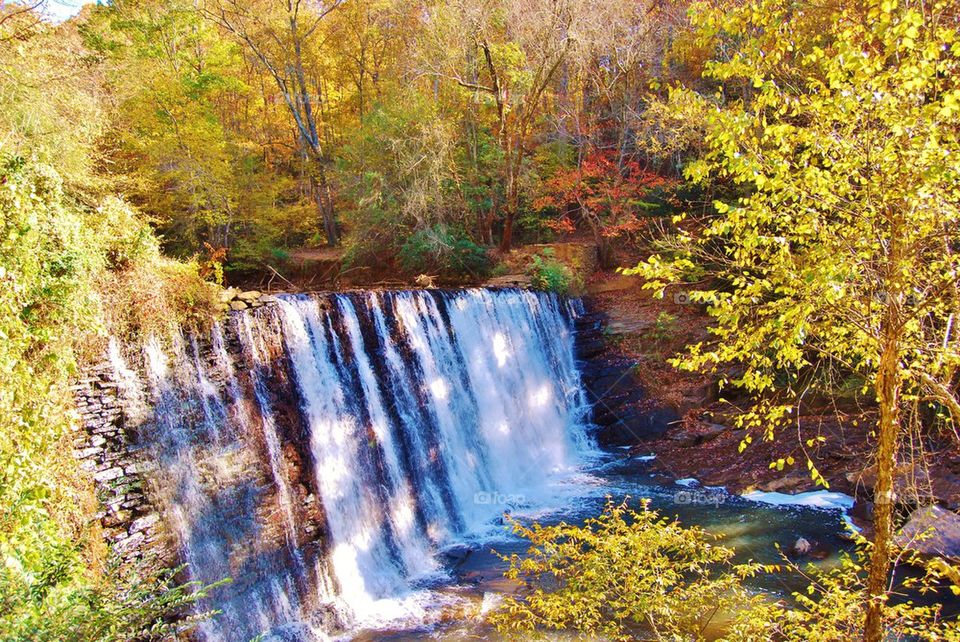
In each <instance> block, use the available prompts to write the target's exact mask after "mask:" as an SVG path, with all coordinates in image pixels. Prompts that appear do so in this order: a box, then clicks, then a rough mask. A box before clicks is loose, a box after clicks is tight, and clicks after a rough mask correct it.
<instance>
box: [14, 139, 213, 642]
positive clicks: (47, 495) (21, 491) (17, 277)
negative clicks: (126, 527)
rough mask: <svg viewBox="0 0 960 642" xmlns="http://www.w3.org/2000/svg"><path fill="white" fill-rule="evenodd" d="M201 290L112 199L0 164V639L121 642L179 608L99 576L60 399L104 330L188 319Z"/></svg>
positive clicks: (96, 544)
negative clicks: (74, 191)
mask: <svg viewBox="0 0 960 642" xmlns="http://www.w3.org/2000/svg"><path fill="white" fill-rule="evenodd" d="M145 292H146V293H148V295H145V294H144V293H145ZM215 292H216V289H215V287H214V286H212V285H210V284H208V283H205V282H204V281H203V280H202V279H200V278H199V276H198V273H197V265H196V263H178V262H175V261H171V260H169V259H164V258H162V257H161V256H160V254H159V249H158V244H157V241H156V238H155V237H153V235H152V234H151V233H150V231H149V228H148V227H147V226H146V224H145V223H144V222H143V221H142V220H140V219H139V218H138V217H137V216H136V214H135V212H134V211H133V210H132V209H130V208H129V206H126V205H125V204H123V203H122V202H121V201H119V200H115V199H108V200H106V201H104V203H103V205H102V206H101V207H100V208H98V209H97V208H89V207H86V206H83V205H80V204H78V203H76V202H74V201H73V200H72V199H71V198H70V197H69V196H68V195H67V194H66V193H65V191H64V188H63V182H62V181H61V179H60V176H59V174H57V172H55V171H54V170H53V169H51V168H50V167H48V166H44V165H38V164H32V163H28V162H24V161H23V160H22V159H18V158H15V159H9V158H8V159H0V560H2V562H0V639H3V640H88V639H89V640H125V639H129V638H131V637H133V630H132V629H131V628H130V626H134V625H136V626H141V625H142V626H143V627H144V628H147V627H153V626H155V625H156V626H162V623H163V621H164V617H165V616H166V615H167V614H169V613H170V612H171V611H172V610H174V609H176V607H177V606H179V605H182V604H186V603H188V602H190V601H191V599H193V596H194V595H195V592H194V590H193V588H195V587H185V588H183V589H181V590H172V584H171V580H170V577H172V576H166V575H164V574H163V572H162V571H156V572H154V570H151V569H139V571H140V573H139V575H140V577H138V578H136V582H135V583H132V582H133V579H134V578H133V577H131V576H122V575H121V574H120V573H119V571H118V570H117V569H116V568H113V567H105V564H104V560H105V557H106V556H105V554H104V550H103V543H102V541H101V540H100V535H99V533H98V532H97V531H96V529H91V528H90V527H89V516H90V515H93V514H94V513H95V512H96V507H95V505H94V503H93V502H94V499H93V497H92V493H91V492H90V487H89V479H87V478H85V477H84V476H82V475H81V474H80V472H79V470H78V467H77V461H76V460H75V459H74V458H73V456H72V452H73V448H72V444H71V441H70V435H71V428H72V424H73V422H74V421H75V419H74V417H73V415H72V413H71V408H70V397H69V395H65V394H64V391H65V390H67V389H68V385H69V383H70V379H71V377H72V376H73V374H74V373H75V371H76V368H77V362H78V360H82V358H83V355H84V354H90V355H91V356H99V350H98V349H97V346H96V343H97V341H96V339H97V338H98V337H100V338H102V336H103V335H104V334H106V332H107V331H111V332H118V333H119V332H120V331H123V330H127V331H131V332H132V331H135V330H136V331H139V330H143V329H145V328H148V327H150V326H149V325H148V324H150V323H177V322H181V321H187V322H190V321H193V322H199V320H200V319H201V318H203V317H205V316H209V313H210V310H211V307H210V305H209V304H210V302H211V299H212V298H213V295H214V293H215ZM154 315H157V316H156V317H155V316H154ZM157 583H159V584H157ZM151 585H152V586H154V587H155V588H156V591H153V590H152V589H145V588H144V587H148V586H151ZM157 591H159V592H160V593H162V594H163V597H162V599H161V598H158V597H157Z"/></svg>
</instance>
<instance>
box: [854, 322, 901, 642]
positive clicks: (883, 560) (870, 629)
mask: <svg viewBox="0 0 960 642" xmlns="http://www.w3.org/2000/svg"><path fill="white" fill-rule="evenodd" d="M896 323H897V320H896V314H895V313H893V312H891V313H888V314H887V318H886V319H885V322H884V325H885V329H884V332H883V342H884V343H883V353H882V354H881V356H880V367H879V370H878V372H877V383H876V391H877V400H878V402H879V404H880V423H879V426H878V430H877V433H878V434H877V438H878V440H879V443H878V444H877V483H876V486H875V487H874V490H873V504H874V508H873V526H874V531H875V535H874V538H873V552H872V553H871V555H870V573H869V575H868V577H867V600H868V602H867V616H866V620H865V622H864V627H863V639H864V642H880V641H881V640H882V639H883V619H882V615H883V605H884V602H885V601H886V594H887V582H888V574H889V570H890V557H891V553H890V549H891V544H892V540H893V504H894V499H895V497H894V492H893V474H894V469H895V466H896V456H897V443H898V438H899V432H900V409H899V408H900V378H899V373H898V361H899V336H898V335H899V330H898V328H897V325H896Z"/></svg>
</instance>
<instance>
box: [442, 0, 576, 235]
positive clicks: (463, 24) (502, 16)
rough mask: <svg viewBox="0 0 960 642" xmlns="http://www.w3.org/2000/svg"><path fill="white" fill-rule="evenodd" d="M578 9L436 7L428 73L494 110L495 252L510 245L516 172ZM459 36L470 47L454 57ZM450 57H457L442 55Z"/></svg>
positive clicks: (541, 4)
mask: <svg viewBox="0 0 960 642" xmlns="http://www.w3.org/2000/svg"><path fill="white" fill-rule="evenodd" d="M584 9H585V7H584V5H583V3H582V2H580V0H559V1H556V2H554V1H550V2H547V1H539V0H538V1H537V2H532V3H531V2H521V1H520V0H486V1H485V2H480V3H472V2H452V3H450V4H449V5H441V6H440V7H438V9H437V11H438V15H437V16H436V17H435V19H434V21H433V22H434V24H435V25H436V27H437V33H438V34H439V35H440V38H439V40H440V41H439V43H436V44H434V45H433V46H432V47H431V48H430V50H429V52H428V53H429V54H431V55H433V56H437V55H438V54H441V57H439V58H437V57H434V58H433V60H431V61H430V65H429V67H428V70H429V73H431V74H434V75H436V76H439V77H442V78H447V79H449V80H451V81H453V82H455V83H456V84H457V85H459V86H460V87H462V88H463V89H465V90H467V91H470V92H473V93H474V95H476V96H478V97H479V96H480V95H484V96H486V97H489V98H490V100H491V101H492V103H493V108H494V112H495V118H496V132H497V140H498V142H499V144H500V147H501V149H502V150H503V159H502V170H501V180H502V181H503V185H504V199H505V202H504V206H503V234H502V236H501V240H500V247H501V249H502V250H504V251H508V250H509V249H510V247H511V245H512V243H513V223H514V219H515V218H516V215H517V211H518V210H519V207H520V184H519V179H520V172H521V169H522V166H523V161H524V160H525V159H526V158H527V157H528V154H529V152H530V149H531V147H530V140H529V138H530V135H531V134H532V133H533V130H534V125H535V124H536V121H537V118H538V117H539V116H540V115H542V111H541V110H542V107H543V106H542V101H543V100H544V98H545V94H546V92H547V88H548V87H549V86H550V84H551V83H552V82H553V81H554V79H555V78H556V76H557V73H558V71H559V70H560V68H561V66H562V65H563V63H564V62H565V61H566V60H567V56H568V55H569V53H570V51H571V48H572V44H573V38H574V32H575V29H576V23H577V20H578V19H580V18H581V17H582V16H583V15H584ZM463 34H467V43H468V44H467V47H465V48H463V49H460V50H459V51H458V50H457V48H456V47H455V46H454V44H453V43H454V42H456V41H459V40H461V39H462V38H463ZM450 51H453V52H456V54H457V55H453V56H450V55H442V54H446V53H447V52H450Z"/></svg>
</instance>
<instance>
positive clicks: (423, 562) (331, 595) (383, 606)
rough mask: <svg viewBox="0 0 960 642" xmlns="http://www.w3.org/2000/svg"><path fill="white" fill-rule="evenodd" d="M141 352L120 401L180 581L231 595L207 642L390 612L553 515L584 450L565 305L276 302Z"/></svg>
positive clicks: (349, 622)
mask: <svg viewBox="0 0 960 642" xmlns="http://www.w3.org/2000/svg"><path fill="white" fill-rule="evenodd" d="M278 299H279V300H278V302H277V303H275V304H272V305H268V306H265V307H262V308H259V309H256V310H246V311H242V312H238V313H233V314H232V315H231V319H230V321H229V322H228V323H226V324H224V325H219V324H218V325H216V326H215V327H214V328H213V330H212V332H211V334H210V336H209V337H193V336H186V337H174V338H173V339H171V340H170V341H166V342H165V343H164V345H163V346H161V344H160V343H159V342H157V341H150V342H148V343H147V345H146V347H145V348H144V350H143V363H142V368H141V369H140V372H142V373H143V381H142V382H141V383H140V384H139V386H138V385H137V383H136V381H133V380H134V379H136V373H135V371H136V367H132V368H131V367H128V365H127V363H126V362H124V361H123V360H122V359H121V358H120V357H119V351H118V350H117V349H116V347H115V346H112V347H111V358H113V360H114V363H115V367H116V369H117V375H118V378H121V377H122V382H123V386H122V390H123V392H124V394H125V395H129V397H130V398H131V399H136V400H137V403H138V404H141V405H142V404H143V403H144V401H141V399H142V400H145V402H146V403H149V404H150V405H151V406H152V408H153V413H152V419H148V420H147V421H145V422H144V423H143V424H142V425H141V426H140V428H139V435H140V439H141V441H142V442H143V445H144V446H145V447H147V448H149V449H151V452H152V453H154V456H155V458H156V461H157V462H158V463H159V466H158V468H159V470H160V472H159V473H158V474H157V476H156V479H155V480H153V483H152V486H153V487H154V488H153V491H152V492H153V495H154V497H155V498H156V501H157V502H158V503H159V504H160V507H161V509H162V512H163V514H164V517H165V524H166V525H167V528H168V530H169V531H170V534H171V541H172V542H173V545H174V546H175V547H176V550H177V552H178V554H179V556H180V557H181V559H182V560H183V562H184V563H186V564H187V565H188V569H189V571H188V572H189V576H190V578H191V579H194V580H197V581H201V582H213V581H216V580H218V579H221V578H223V577H231V578H233V582H232V583H231V584H229V585H227V586H224V587H222V588H218V589H216V590H215V592H214V593H213V595H212V596H211V598H210V600H209V603H208V604H205V605H204V607H205V608H216V609H218V610H220V611H222V613H221V614H220V615H219V616H217V617H216V618H214V619H212V620H210V621H208V622H206V623H205V624H204V625H203V627H202V629H201V630H200V631H199V637H200V638H201V639H203V640H208V641H210V642H214V641H221V640H222V641H224V642H228V641H229V642H233V641H234V640H237V641H239V640H248V639H251V638H253V637H256V636H257V635H259V634H267V635H268V639H272V638H269V636H274V637H275V638H276V639H291V640H315V639H324V638H325V636H327V635H328V634H330V635H339V634H343V633H344V632H346V631H349V630H350V629H351V628H353V627H356V626H369V625H370V624H371V622H372V623H376V622H386V621H390V620H391V619H395V618H400V617H403V616H404V615H412V616H416V615H417V612H418V609H420V608H421V604H422V600H419V599H418V597H422V596H423V595H424V594H429V591H430V588H431V587H432V586H435V585H436V584H437V583H438V582H442V581H443V580H444V577H445V570H444V568H443V564H442V561H441V559H442V558H441V556H440V555H439V552H440V551H441V550H442V549H443V548H444V547H446V546H449V545H452V544H454V543H457V542H462V541H469V540H471V539H473V538H478V537H483V536H486V535H489V534H490V533H492V532H502V528H503V527H502V524H501V523H500V519H501V515H502V514H503V512H504V511H509V510H517V509H523V508H531V507H539V506H547V505H549V504H550V502H551V501H553V502H556V499H555V495H556V488H557V485H559V484H563V483H564V480H566V479H569V477H570V476H571V475H572V474H573V473H575V472H576V471H577V470H578V468H579V466H580V465H581V464H582V456H583V454H584V453H586V452H588V451H589V450H590V449H591V447H592V446H591V440H590V438H589V437H588V436H587V433H586V431H585V414H586V411H587V403H586V398H585V395H584V392H583V389H582V387H581V384H580V376H579V373H578V370H577V366H576V362H575V359H574V350H573V318H574V316H575V315H576V314H577V311H578V308H577V307H576V305H575V304H572V303H570V302H567V301H565V300H563V299H560V298H558V297H556V296H554V295H551V294H543V293H532V292H526V291H520V290H484V289H470V290H461V291H439V290H430V291H398V292H354V293H346V294H318V295H283V296H280V297H279V298H278Z"/></svg>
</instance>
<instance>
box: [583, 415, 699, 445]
mask: <svg viewBox="0 0 960 642" xmlns="http://www.w3.org/2000/svg"><path fill="white" fill-rule="evenodd" d="M679 421H680V416H679V415H678V414H677V411H676V410H674V409H673V408H670V407H662V408H651V409H649V410H642V411H636V412H633V413H627V414H624V416H623V417H621V418H620V419H619V420H617V421H615V422H613V423H611V424H610V425H608V426H604V427H603V428H601V430H600V432H599V434H598V435H597V437H598V440H599V441H600V443H601V444H603V445H606V446H632V445H634V444H637V443H639V442H641V441H646V440H648V439H657V438H658V437H662V436H663V434H664V433H666V432H667V431H668V430H669V429H670V428H671V427H672V426H673V425H675V424H676V423H678V422H679Z"/></svg>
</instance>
